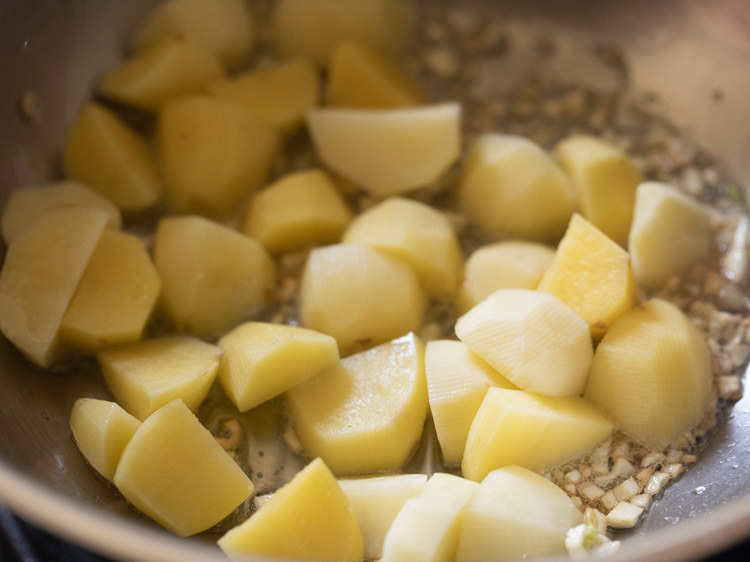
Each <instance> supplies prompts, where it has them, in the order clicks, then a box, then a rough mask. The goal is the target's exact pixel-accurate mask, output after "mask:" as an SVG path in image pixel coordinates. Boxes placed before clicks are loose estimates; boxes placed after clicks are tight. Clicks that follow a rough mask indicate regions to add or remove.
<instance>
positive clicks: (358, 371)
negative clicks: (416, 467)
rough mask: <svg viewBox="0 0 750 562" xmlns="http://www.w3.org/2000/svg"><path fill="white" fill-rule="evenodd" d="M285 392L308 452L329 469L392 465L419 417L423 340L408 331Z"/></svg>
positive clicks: (423, 397)
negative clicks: (318, 458) (406, 333)
mask: <svg viewBox="0 0 750 562" xmlns="http://www.w3.org/2000/svg"><path fill="white" fill-rule="evenodd" d="M287 397H288V404H289V409H290V411H291V413H292V419H293V421H294V427H295V429H296V431H297V435H298V436H299V438H300V441H301V443H302V445H303V447H304V448H305V450H306V451H307V453H308V455H309V456H311V457H321V458H322V459H323V460H324V461H325V462H326V464H327V465H328V466H330V467H331V470H333V471H334V472H335V473H336V474H368V473H376V472H384V471H395V470H398V469H399V468H401V467H402V466H403V465H404V464H405V463H406V461H407V460H408V459H409V457H410V456H411V454H412V452H413V451H414V448H415V446H416V444H417V443H418V441H419V438H420V436H421V435H422V427H423V426H424V421H425V417H426V415H427V384H426V382H425V375H424V345H423V344H422V342H421V341H420V340H419V338H417V337H416V336H415V335H414V334H409V335H407V336H404V337H403V338H400V339H397V340H394V341H392V342H388V343H384V344H382V345H379V346H377V347H374V348H373V349H370V350H368V351H363V352H361V353H358V354H356V355H352V356H350V357H347V358H345V359H342V360H341V362H340V363H339V364H337V365H336V366H334V367H332V368H331V369H329V370H327V371H326V372H324V373H322V374H320V375H318V376H316V377H314V378H313V379H311V380H309V381H307V382H306V383H303V384H301V385H299V386H297V387H295V388H293V389H292V390H290V391H289V393H288V394H287Z"/></svg>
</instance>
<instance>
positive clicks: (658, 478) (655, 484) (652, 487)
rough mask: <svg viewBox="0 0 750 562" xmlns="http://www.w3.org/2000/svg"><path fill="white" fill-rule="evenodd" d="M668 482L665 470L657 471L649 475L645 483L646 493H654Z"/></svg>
mask: <svg viewBox="0 0 750 562" xmlns="http://www.w3.org/2000/svg"><path fill="white" fill-rule="evenodd" d="M667 482H669V474H667V473H666V472H657V473H655V474H653V475H652V476H651V478H649V480H648V484H646V493H647V494H649V495H652V496H653V495H655V494H658V493H659V492H661V491H662V490H663V489H664V486H666V485H667Z"/></svg>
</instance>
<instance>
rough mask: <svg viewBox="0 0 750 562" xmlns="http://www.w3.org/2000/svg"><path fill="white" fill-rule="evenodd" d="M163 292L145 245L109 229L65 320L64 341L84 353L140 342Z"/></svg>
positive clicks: (132, 237) (131, 237) (100, 243)
mask: <svg viewBox="0 0 750 562" xmlns="http://www.w3.org/2000/svg"><path fill="white" fill-rule="evenodd" d="M160 289H161V281H160V279H159V275H158V274H157V273H156V268H155V267H154V265H153V264H152V263H151V258H150V257H149V255H148V252H147V251H146V248H145V246H144V245H143V242H141V240H140V239H139V238H138V237H137V236H133V235H132V234H126V233H124V232H119V231H117V230H110V229H106V230H104V232H102V235H101V238H100V239H99V243H98V244H97V246H96V249H95V250H94V252H93V254H91V260H90V261H89V264H88V266H87V267H86V271H85V272H84V274H83V277H82V278H81V281H80V283H79V284H78V287H77V288H76V292H75V294H74V295H73V298H72V299H71V301H70V305H69V306H68V310H67V311H66V312H65V316H63V319H62V323H61V325H60V335H61V337H62V338H63V339H64V340H65V341H66V342H67V343H68V344H70V345H72V346H75V347H77V348H79V349H82V350H85V351H95V350H97V349H100V348H102V347H107V346H110V345H117V344H120V343H126V342H130V341H135V340H137V339H140V337H141V335H142V334H143V329H144V328H145V326H146V323H147V322H148V319H149V318H150V317H151V312H152V310H153V309H154V306H155V305H156V300H157V298H158V297H159V291H160Z"/></svg>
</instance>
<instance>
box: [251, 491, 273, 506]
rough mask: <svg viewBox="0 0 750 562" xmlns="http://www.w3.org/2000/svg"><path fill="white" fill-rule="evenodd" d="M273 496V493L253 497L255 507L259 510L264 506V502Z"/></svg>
mask: <svg viewBox="0 0 750 562" xmlns="http://www.w3.org/2000/svg"><path fill="white" fill-rule="evenodd" d="M272 497H273V493H270V494H263V495H262V496H255V497H254V498H253V503H254V504H255V509H256V510H258V509H260V508H261V507H263V504H264V503H266V502H267V501H268V500H270V499H271V498H272Z"/></svg>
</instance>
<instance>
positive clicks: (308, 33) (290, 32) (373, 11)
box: [272, 0, 416, 67]
mask: <svg viewBox="0 0 750 562" xmlns="http://www.w3.org/2000/svg"><path fill="white" fill-rule="evenodd" d="M415 23H416V13H415V10H414V6H412V5H411V4H410V3H409V2H405V1H404V0H347V1H346V2H340V1H338V0H281V1H280V2H277V3H276V6H275V7H274V12H273V24H272V39H273V44H274V46H275V47H276V50H277V51H278V52H279V53H281V54H282V55H284V56H303V57H306V58H309V59H310V60H312V61H313V62H315V63H317V64H318V65H319V66H321V67H324V66H326V65H327V64H328V60H329V57H330V56H331V52H332V51H333V49H334V47H336V45H338V44H339V43H343V42H345V41H358V42H361V43H365V44H367V45H370V46H371V47H375V48H379V49H381V50H383V51H386V52H388V53H390V54H392V55H394V56H398V55H403V54H404V52H405V51H406V49H407V47H408V45H409V43H410V41H411V39H412V36H413V34H414V27H415Z"/></svg>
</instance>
